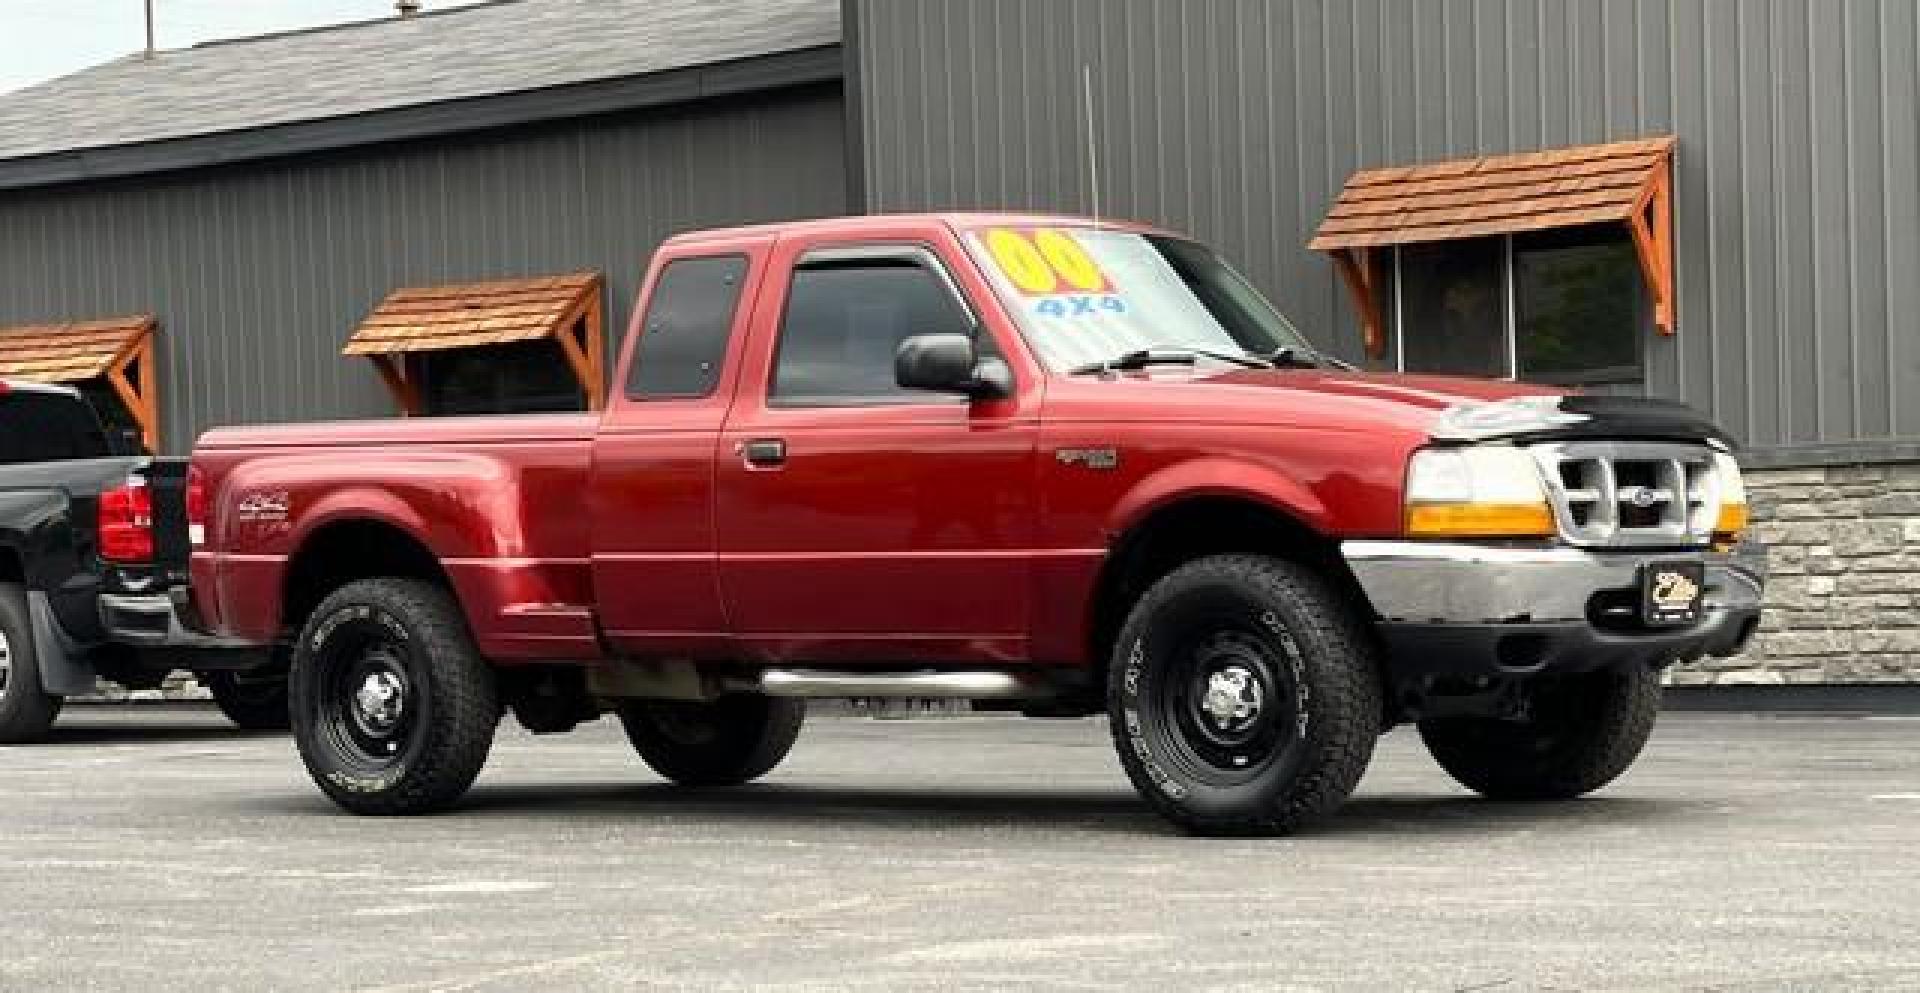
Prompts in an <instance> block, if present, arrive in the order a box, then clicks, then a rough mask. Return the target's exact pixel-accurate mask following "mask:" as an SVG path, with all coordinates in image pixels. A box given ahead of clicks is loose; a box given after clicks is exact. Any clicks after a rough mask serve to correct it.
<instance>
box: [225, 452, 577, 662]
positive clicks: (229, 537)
mask: <svg viewBox="0 0 1920 993" xmlns="http://www.w3.org/2000/svg"><path fill="white" fill-rule="evenodd" d="M594 424H595V420H594V418H593V417H591V416H588V415H559V416H547V415H542V416H527V417H472V418H441V419H433V420H417V421H391V422H348V423H336V424H326V425H311V424H308V425H300V426H297V427H285V428H247V429H238V430H225V431H215V432H212V433H210V434H208V435H207V436H206V437H205V438H203V439H202V441H201V443H200V445H199V446H198V447H197V448H196V450H195V462H196V464H197V465H198V466H199V467H200V468H201V470H202V471H203V472H204V473H205V474H206V485H207V488H208V493H209V498H210V502H211V505H212V514H211V515H210V516H211V524H210V529H211V533H209V534H208V535H207V543H206V545H205V546H204V547H203V548H202V549H201V550H200V551H198V552H196V554H195V555H194V561H193V575H194V586H195V590H196V597H197V599H198V607H199V609H200V611H201V612H202V614H203V616H204V617H205V619H206V620H207V622H208V623H209V624H210V625H211V626H213V627H214V628H215V629H217V630H220V631H222V632H224V633H227V634H230V635H233V636H236V637H239V638H243V639H246V640H249V641H256V642H268V641H274V640H278V639H280V638H283V637H286V636H287V635H288V633H289V632H287V631H286V630H285V629H286V627H287V626H288V625H289V624H291V623H293V622H294V621H296V620H297V618H298V617H300V616H302V615H303V614H304V611H305V610H306V609H307V608H310V607H311V606H312V603H309V602H305V601H306V600H308V599H316V598H317V597H318V596H320V595H323V594H324V592H325V591H326V590H327V589H330V588H331V585H330V582H329V580H330V574H333V573H344V572H349V571H352V570H354V569H357V568H362V567H364V565H365V563H366V560H367V559H368V558H369V557H372V558H378V559H380V560H381V561H383V562H394V563H402V564H410V566H411V567H412V568H414V569H416V570H439V571H440V572H442V573H444V575H445V577H446V579H447V580H448V581H450V583H451V584H452V587H453V589H454V590H455V591H456V593H457V594H458V596H459V599H460V602H461V604H462V606H463V607H464V609H465V610H466V613H467V616H468V621H469V623H470V625H471V627H472V630H473V633H474V635H475V638H476V640H477V641H478V642H479V644H480V647H481V650H482V651H483V652H484V653H485V654H486V655H487V656H488V657H491V658H495V659H498V660H501V661H514V660H529V659H568V658H592V657H595V656H597V655H598V652H599V640H598V636H597V633H596V629H595V625H594V616H593V612H592V610H591V609H590V604H591V599H592V583H591V570H590V568H589V558H588V541H589V527H588V515H587V514H586V512H585V508H584V499H585V497H584V495H585V492H586V484H587V478H586V476H587V471H588V463H589V460H590V458H591V446H590V439H591V437H592V433H593V429H594Z"/></svg>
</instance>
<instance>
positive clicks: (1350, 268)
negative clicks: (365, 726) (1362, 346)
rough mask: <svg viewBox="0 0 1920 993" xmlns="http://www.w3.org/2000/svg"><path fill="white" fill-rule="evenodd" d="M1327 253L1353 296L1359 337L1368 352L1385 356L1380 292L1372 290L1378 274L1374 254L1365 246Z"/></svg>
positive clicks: (1337, 249)
mask: <svg viewBox="0 0 1920 993" xmlns="http://www.w3.org/2000/svg"><path fill="white" fill-rule="evenodd" d="M1329 254H1331V255H1332V256H1333V267H1334V268H1335V269H1336V270H1338V271H1339V273H1340V281H1341V282H1343V283H1346V284H1347V294H1348V295H1349V296H1351V297H1353V309H1354V312H1355V313H1357V314H1359V315H1360V338H1361V340H1362V341H1363V342H1365V343H1366V348H1367V354H1368V355H1370V356H1372V357H1374V358H1376V359H1377V358H1382V357H1384V356H1385V355H1386V354H1387V330H1386V321H1385V319H1383V318H1382V317H1381V315H1380V297H1379V294H1377V293H1375V292H1374V283H1375V282H1376V280H1377V279H1378V275H1379V274H1378V271H1377V270H1376V269H1375V268H1374V265H1373V253H1372V252H1371V251H1369V250H1368V249H1365V248H1336V249H1333V250H1332V251H1331V252H1330V253H1329Z"/></svg>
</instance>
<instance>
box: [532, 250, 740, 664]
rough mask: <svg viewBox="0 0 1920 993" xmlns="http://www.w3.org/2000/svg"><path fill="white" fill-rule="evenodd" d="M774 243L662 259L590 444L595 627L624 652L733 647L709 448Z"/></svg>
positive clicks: (713, 653) (729, 650) (715, 651)
mask: <svg viewBox="0 0 1920 993" xmlns="http://www.w3.org/2000/svg"><path fill="white" fill-rule="evenodd" d="M770 242H771V239H754V240H744V239H743V240H738V241H734V240H729V241H719V240H714V241H711V242H705V243H702V244H700V245H698V246H695V247H694V248H691V249H688V250H686V251H684V252H679V253H674V254H671V255H669V256H666V257H663V259H662V260H661V261H660V262H659V263H658V265H657V271H656V272H655V273H654V274H653V276H652V279H651V280H650V282H649V284H648V285H649V286H651V289H650V290H649V291H648V292H647V296H646V299H645V300H643V301H642V302H641V309H640V311H639V312H638V313H637V314H636V317H635V320H634V323H633V326H632V327H631V328H630V329H629V331H628V334H627V343H626V345H625V347H626V348H627V350H628V355H627V361H626V362H625V363H624V364H623V365H622V366H621V368H625V369H629V370H630V371H629V373H628V374H627V378H626V382H624V383H615V384H613V388H612V390H611V391H610V392H611V397H610V400H609V405H608V409H607V412H606V414H605V416H604V417H603V418H602V420H601V425H600V430H599V432H598V434H597V435H596V436H595V439H594V448H593V471H592V473H591V484H590V492H589V501H588V504H589V512H590V513H591V514H592V518H591V519H592V521H593V583H594V593H595V600H596V602H597V603H598V604H599V610H600V620H601V625H602V627H603V628H604V629H605V631H606V634H607V637H608V638H609V639H610V640H612V641H613V642H614V644H615V645H617V646H618V647H620V648H621V649H622V650H624V651H627V652H631V653H633V654H636V655H677V656H696V657H699V656H706V657H718V658H726V657H730V656H731V655H733V654H735V649H734V646H733V644H732V632H731V631H729V630H728V627H727V622H726V617H725V614H724V612H723V611H722V610H721V606H720V584H719V574H718V572H717V571H716V568H715V557H714V540H715V537H714V527H713V500H714V485H713V467H714V446H715V444H716V443H717V442H718V439H719V435H720V429H721V426H722V424H723V423H724V422H725V419H726V411H727V405H728V404H729V403H731V402H732V399H733V391H734V388H735V385H736V383H737V382H738V381H739V378H740V362H741V358H740V357H741V354H742V353H743V351H744V348H743V347H742V341H743V340H744V338H745V337H746V332H745V330H744V329H745V327H746V325H747V315H748V313H749V312H750V310H751V307H752V302H751V301H752V297H753V293H752V286H751V284H752V282H753V280H754V277H755V274H757V273H758V272H760V271H761V269H762V268H763V264H764V257H765V253H766V251H767V248H768V245H769V244H770ZM555 512H556V513H564V512H565V511H564V510H563V509H559V508H556V510H555Z"/></svg>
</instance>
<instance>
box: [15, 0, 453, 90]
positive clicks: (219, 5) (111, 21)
mask: <svg viewBox="0 0 1920 993" xmlns="http://www.w3.org/2000/svg"><path fill="white" fill-rule="evenodd" d="M473 2H475V0H423V4H424V6H425V7H426V9H428V10H441V9H444V8H447V7H459V6H464V5H466V4H468V3H473ZM143 9H144V7H143V3H142V0H0V93H6V92H8V91H11V90H17V89H19V88H21V87H23V86H29V85H32V84H34V83H37V82H40V81H42V80H46V79H52V78H53V77H55V76H64V75H66V74H67V73H70V72H73V71H74V70H76V69H84V68H86V67H87V66H90V65H96V64H98V63H101V62H107V61H111V60H113V59H116V58H119V57H120V56H122V55H126V54H128V53H130V52H137V51H139V50H140V49H141V48H142V47H143V46H144V45H145V44H146V40H145V36H146V26H145V15H144V14H143V13H142V11H143ZM153 9H154V16H153V26H154V35H155V41H156V44H158V45H159V47H161V48H185V47H187V46H189V45H192V44H194V43H195V42H201V41H206V40H208V39H211V38H233V37H238V36H241V35H253V34H263V33H266V32H270V31H285V30H287V29H289V28H304V27H313V26H315V25H320V24H337V23H339V22H341V21H362V20H367V19H368V18H374V17H387V16H391V15H392V14H393V0H153Z"/></svg>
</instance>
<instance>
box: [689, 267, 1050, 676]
mask: <svg viewBox="0 0 1920 993" xmlns="http://www.w3.org/2000/svg"><path fill="white" fill-rule="evenodd" d="M783 263H784V264H783ZM957 285H958V284H957V283H956V282H955V280H954V278H953V275H952V273H951V272H950V271H949V270H948V268H947V266H946V265H945V264H944V263H943V262H942V260H941V259H940V257H939V256H938V255H936V254H935V253H934V252H933V251H932V250H930V249H929V248H928V247H926V246H923V245H920V244H912V243H890V244H873V243H860V244H851V243H844V242H840V243H835V242H831V241H820V240H815V241H812V242H806V241H783V242H782V243H781V244H780V245H779V246H778V247H777V248H776V250H775V253H774V261H773V262H772V264H771V265H770V266H769V270H768V277H767V283H766V286H765V288H764V290H763V292H762V295H761V300H760V308H759V309H758V312H757V313H756V315H755V321H754V326H755V328H756V334H757V335H772V336H773V340H772V341H771V342H766V341H761V342H758V343H757V344H756V346H755V347H754V349H753V352H754V354H755V355H756V357H757V359H758V362H757V363H756V364H755V365H754V367H752V368H750V369H749V371H748V373H747V376H748V378H747V380H746V385H744V386H743V388H742V389H741V390H740V393H739V397H738V399H737V401H736V403H735V404H734V407H733V410H732V412H731V413H730V414H729V416H728V421H727V425H726V429H725V431H724V433H723V435H722V438H721V445H720V449H719V452H718V469H717V472H716V476H715V478H716V484H717V486H718V490H719V492H718V498H719V499H718V502H717V504H716V507H717V510H716V518H717V524H718V528H719V551H720V581H721V590H722V594H723V597H724V600H725V604H726V609H727V612H728V616H729V620H730V621H731V623H732V625H733V628H734V630H735V632H736V633H737V634H738V635H739V637H741V638H742V639H743V640H744V642H745V643H746V647H747V648H748V649H749V650H750V651H751V652H752V653H753V654H755V655H757V656H758V657H759V658H761V659H764V660H769V661H791V660H825V661H872V662H876V663H884V662H906V661H986V660H1008V659H1019V658H1023V657H1025V656H1026V651H1027V633H1028V611H1029V606H1030V598H1031V597H1030V588H1031V585H1032V573H1031V570H1032V567H1033V560H1032V552H1031V548H1032V542H1033V538H1034V533H1035V528H1034V524H1033V520H1032V515H1033V512H1034V500H1035V481H1034V465H1033V458H1034V446H1035V444H1036V436H1037V409H1038V394H1037V383H1036V381H1035V377H1032V376H1021V377H1019V378H1020V379H1021V383H1020V386H1019V387H1018V388H1016V391H1015V395H1014V396H1013V397H1011V398H1007V399H1001V400H989V401H978V402H975V401H969V400H968V399H967V398H965V397H962V396H956V395H945V394H938V393H929V392H925V391H917V390H906V389H902V388H901V387H899V386H898V385H896V383H895V381H894V369H893V356H894V351H895V349H896V348H897V347H898V345H899V343H900V341H901V340H902V339H904V338H906V337H908V336H910V335H915V334H926V333H937V332H966V331H969V330H970V329H974V328H981V330H980V331H979V332H978V333H979V335H980V338H979V341H980V343H981V347H982V348H983V349H986V350H991V351H993V352H1002V353H1003V352H1004V343H1001V342H999V341H997V340H996V339H995V337H994V333H993V331H992V330H990V329H987V328H983V327H982V326H981V324H980V322H979V321H978V320H977V319H976V317H975V311H974V310H973V308H972V307H971V306H970V305H969V304H968V302H967V301H966V299H965V297H964V296H963V295H962V294H961V293H960V291H959V290H958V288H957ZM756 369H757V370H758V372H759V375H758V376H757V377H756V376H755V370H756ZM1016 375H1018V373H1016ZM755 383H759V384H764V387H765V388H764V389H761V390H756V389H753V388H752V387H753V384H755Z"/></svg>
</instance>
